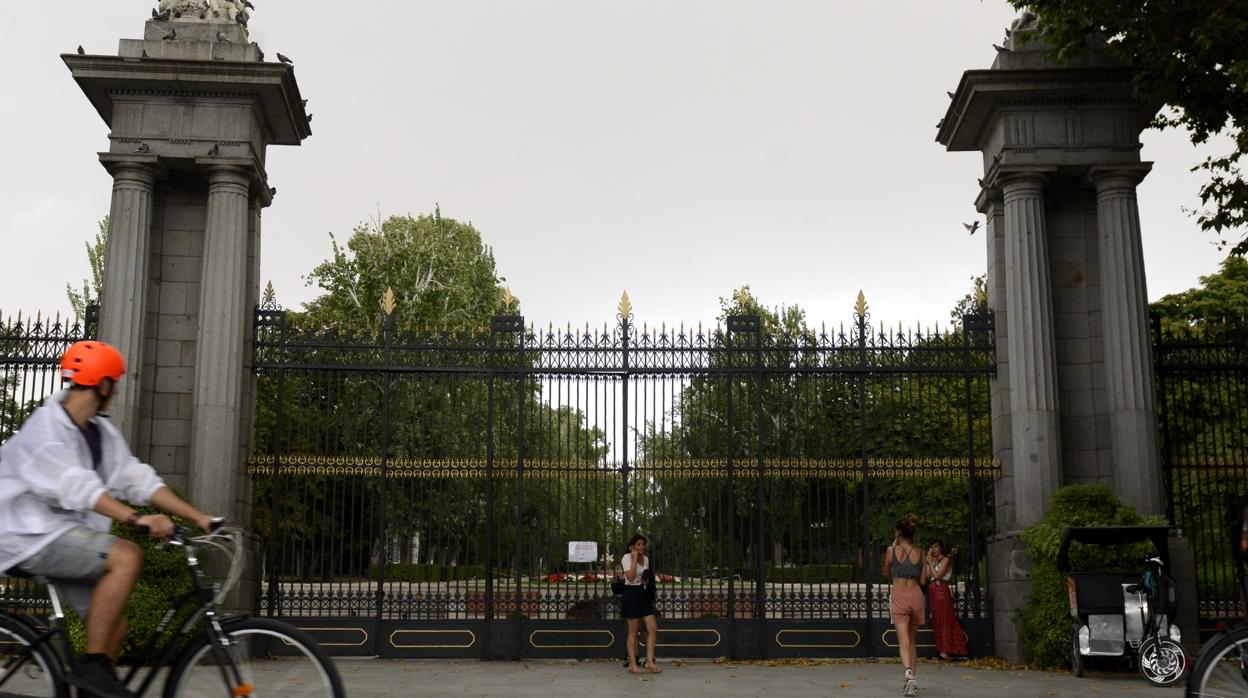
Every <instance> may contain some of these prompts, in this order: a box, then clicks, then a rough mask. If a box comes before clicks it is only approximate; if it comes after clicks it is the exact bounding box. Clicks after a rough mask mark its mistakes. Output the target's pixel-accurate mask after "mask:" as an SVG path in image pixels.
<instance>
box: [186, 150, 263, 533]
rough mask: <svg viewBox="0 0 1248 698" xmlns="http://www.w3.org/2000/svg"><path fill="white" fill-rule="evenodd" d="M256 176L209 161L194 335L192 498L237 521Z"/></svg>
mask: <svg viewBox="0 0 1248 698" xmlns="http://www.w3.org/2000/svg"><path fill="white" fill-rule="evenodd" d="M251 179H252V177H251V173H250V171H249V170H247V169H245V168H243V167H239V166H234V165H221V164H212V165H209V166H208V220H207V231H206V233H205V237H204V262H203V263H204V267H203V277H202V278H203V281H202V284H201V287H200V291H201V292H200V302H199V330H198V333H197V336H196V345H195V347H196V348H195V352H196V361H195V390H194V393H193V394H194V412H193V414H194V417H193V425H192V435H191V472H190V485H191V491H190V496H191V498H192V500H193V501H194V502H195V504H196V505H197V506H198V507H199V508H200V509H201V510H202V511H205V512H208V513H211V514H217V515H224V516H227V517H231V518H233V517H234V515H235V514H236V512H235V504H236V503H235V501H234V499H235V497H234V495H235V489H236V488H235V483H236V481H237V477H236V475H237V470H238V468H239V467H240V463H239V459H238V442H239V410H240V409H241V407H242V406H241V405H240V401H241V398H242V379H243V363H244V361H243V359H244V357H243V347H244V345H245V342H246V337H245V332H246V329H247V318H248V314H247V312H246V308H245V305H246V300H247V287H246V280H247V274H246V265H247V228H248V212H249V210H250V202H249V199H250V189H251Z"/></svg>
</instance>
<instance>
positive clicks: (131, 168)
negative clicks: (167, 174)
mask: <svg viewBox="0 0 1248 698" xmlns="http://www.w3.org/2000/svg"><path fill="white" fill-rule="evenodd" d="M99 156H100V164H101V165H103V166H104V169H106V170H108V173H109V174H110V175H112V176H113V184H114V186H116V185H118V184H130V185H132V186H141V187H145V188H147V189H149V190H150V189H152V188H154V187H155V186H156V180H157V179H158V178H159V177H160V175H161V174H162V167H161V165H160V158H159V157H158V156H156V155H150V154H145V153H144V154H133V155H122V154H117V153H100V154H99Z"/></svg>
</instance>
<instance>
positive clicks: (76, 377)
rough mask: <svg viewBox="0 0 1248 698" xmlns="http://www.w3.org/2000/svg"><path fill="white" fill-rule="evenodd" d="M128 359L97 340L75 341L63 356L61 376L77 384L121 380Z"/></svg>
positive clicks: (94, 383)
mask: <svg viewBox="0 0 1248 698" xmlns="http://www.w3.org/2000/svg"><path fill="white" fill-rule="evenodd" d="M125 372H126V360H125V359H123V358H122V356H121V352H119V351H117V350H116V349H114V348H112V347H111V346H109V345H107V344H105V343H104V342H98V341H95V340H88V341H85V342H75V343H74V344H72V345H70V347H69V348H68V349H66V350H65V354H64V355H63V356H61V378H64V379H66V380H71V381H73V382H74V384H76V385H99V384H100V379H102V378H111V379H113V382H114V383H116V382H117V381H119V380H121V376H122V374H124V373H125Z"/></svg>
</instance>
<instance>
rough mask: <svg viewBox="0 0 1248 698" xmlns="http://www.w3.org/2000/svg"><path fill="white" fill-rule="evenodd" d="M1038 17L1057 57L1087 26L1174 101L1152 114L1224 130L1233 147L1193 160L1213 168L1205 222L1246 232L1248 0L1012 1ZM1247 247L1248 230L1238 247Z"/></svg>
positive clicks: (1155, 94) (1150, 88) (1147, 94)
mask: <svg viewBox="0 0 1248 698" xmlns="http://www.w3.org/2000/svg"><path fill="white" fill-rule="evenodd" d="M1010 3H1011V4H1012V5H1014V6H1015V7H1017V8H1020V9H1022V8H1024V7H1027V8H1030V9H1031V10H1033V11H1034V12H1036V14H1037V15H1039V17H1040V33H1041V35H1042V36H1043V37H1044V39H1045V40H1046V41H1048V42H1049V43H1050V44H1052V45H1053V46H1054V47H1055V50H1056V51H1057V53H1058V55H1059V57H1071V56H1075V55H1078V54H1079V53H1080V52H1081V51H1082V50H1083V47H1084V46H1085V45H1086V41H1087V39H1088V37H1089V36H1090V35H1094V34H1099V35H1101V36H1103V37H1105V38H1106V40H1107V41H1108V47H1109V49H1110V51H1112V52H1113V53H1114V54H1115V55H1116V56H1118V57H1119V58H1121V59H1123V60H1125V61H1129V62H1130V63H1131V65H1133V66H1134V67H1135V68H1136V70H1137V76H1136V80H1135V87H1136V91H1137V94H1139V96H1140V97H1141V98H1142V99H1143V100H1144V101H1145V103H1151V104H1164V105H1166V107H1167V108H1168V109H1167V110H1165V111H1163V112H1162V114H1161V115H1159V116H1158V117H1157V118H1156V119H1155V120H1154V122H1153V125H1154V126H1155V127H1158V128H1164V127H1170V126H1182V127H1184V128H1186V129H1188V131H1189V132H1190V134H1191V140H1192V143H1194V144H1201V143H1205V142H1207V141H1208V140H1209V138H1210V137H1211V136H1214V135H1217V134H1221V133H1224V132H1225V133H1227V134H1228V135H1229V136H1230V138H1231V140H1232V141H1233V143H1234V149H1233V150H1232V151H1231V152H1230V153H1227V154H1224V155H1220V156H1217V157H1209V158H1207V159H1206V160H1205V161H1204V162H1201V163H1199V164H1197V165H1196V166H1195V167H1194V168H1193V169H1194V170H1200V171H1203V172H1205V173H1207V174H1208V177H1209V179H1208V181H1207V182H1206V183H1205V184H1204V185H1203V186H1202V187H1201V190H1200V197H1201V201H1202V202H1203V203H1204V205H1205V206H1206V208H1205V210H1202V211H1200V212H1198V220H1199V221H1200V225H1201V227H1202V228H1204V229H1205V230H1213V231H1216V232H1218V233H1219V234H1226V233H1234V232H1236V231H1238V232H1239V233H1240V234H1242V232H1243V230H1244V227H1245V226H1246V225H1248V182H1246V181H1245V180H1244V177H1243V174H1242V171H1241V167H1242V160H1243V157H1244V155H1245V153H1248V134H1246V133H1245V130H1244V129H1245V126H1248V41H1245V40H1244V37H1245V36H1248V3H1245V2H1243V0H1202V1H1201V2H1157V1H1149V2H1118V0H1010ZM1231 252H1232V254H1235V255H1241V256H1242V255H1243V254H1245V253H1248V236H1246V237H1242V238H1241V239H1240V240H1239V241H1238V242H1236V243H1234V244H1233V245H1232V246H1231Z"/></svg>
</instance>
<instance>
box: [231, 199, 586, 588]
mask: <svg viewBox="0 0 1248 698" xmlns="http://www.w3.org/2000/svg"><path fill="white" fill-rule="evenodd" d="M307 278H308V282H309V284H315V285H317V286H319V287H320V288H321V289H322V291H323V293H322V294H321V295H320V296H319V297H318V298H316V299H315V300H313V301H312V302H310V303H308V304H307V305H306V307H305V310H304V311H303V312H297V313H296V312H292V313H289V316H288V323H289V324H288V327H287V330H286V332H288V333H289V335H288V337H289V339H290V340H291V341H292V347H294V348H292V349H291V350H290V351H297V352H298V356H297V362H298V363H299V364H301V365H302V366H304V367H305V368H299V369H290V370H285V369H283V371H282V374H281V376H280V378H279V377H277V376H274V377H273V379H266V380H263V381H261V383H260V386H259V393H260V398H259V400H258V402H257V407H258V409H257V431H256V443H257V450H258V452H261V453H263V452H266V451H267V452H270V453H280V454H304V455H309V456H313V457H323V456H335V457H339V456H341V457H344V458H346V459H347V460H348V461H351V462H359V461H360V460H365V459H376V458H378V457H379V456H380V455H381V453H382V450H383V449H382V428H383V424H384V426H385V429H386V437H385V440H386V446H385V453H386V456H387V458H388V459H389V460H388V463H389V465H390V468H391V472H392V473H398V474H400V475H401V477H397V478H393V479H389V480H388V482H387V485H388V486H387V487H385V488H384V495H383V494H382V492H383V489H382V488H381V483H380V482H379V481H378V478H376V477H375V476H365V477H361V476H359V475H346V476H339V475H332V474H315V475H310V476H307V477H292V478H285V479H284V482H283V483H282V484H281V485H279V492H281V495H280V496H279V499H280V501H279V503H278V516H277V517H276V520H275V521H274V517H273V515H272V512H273V500H272V498H273V490H272V489H271V486H272V483H271V481H269V480H267V479H261V480H260V481H259V482H258V483H257V487H256V490H255V492H256V507H255V511H256V525H257V529H258V530H260V531H270V530H272V527H274V526H276V528H277V533H278V537H280V538H282V539H283V541H284V542H283V543H282V546H283V547H284V548H285V549H298V550H302V551H304V554H303V555H300V556H297V557H296V559H292V560H291V561H290V562H289V564H283V566H282V574H287V575H292V576H295V577H299V578H303V579H310V578H317V577H320V578H329V577H333V576H339V575H343V574H362V573H364V571H365V568H366V567H367V566H368V565H369V564H370V563H371V562H372V561H374V560H376V559H377V558H379V557H380V556H381V554H382V548H383V547H384V548H385V549H386V550H389V551H390V552H389V553H388V554H387V557H388V558H389V559H390V560H392V561H398V562H400V563H403V564H407V563H412V562H424V563H436V564H439V565H447V564H449V565H456V564H463V563H464V562H465V561H466V560H478V561H479V560H482V559H483V558H484V550H483V547H482V546H483V538H484V536H483V532H484V530H485V509H484V506H483V497H484V486H483V482H482V480H481V478H480V474H481V473H480V472H479V471H472V472H470V473H468V474H467V476H465V471H464V470H463V469H462V468H460V467H457V466H456V467H451V466H447V467H446V468H445V470H446V472H445V473H430V472H429V471H428V469H427V468H424V466H422V465H421V464H428V463H431V462H440V463H451V464H453V463H480V462H482V461H483V460H484V459H485V457H486V451H487V447H488V441H489V439H488V438H487V421H488V420H487V412H488V409H489V395H488V391H489V383H488V382H487V381H486V380H482V374H483V373H485V372H486V370H487V368H488V366H487V357H494V359H491V360H495V361H499V362H503V363H505V364H506V365H507V366H510V367H511V368H513V369H519V368H525V367H530V366H531V365H532V362H533V361H534V360H535V359H534V356H533V353H532V352H528V351H526V350H524V349H523V347H520V346H518V345H516V341H517V339H518V338H517V337H515V336H514V335H508V336H507V337H506V338H496V337H493V336H491V335H490V334H488V333H487V332H484V331H482V330H483V329H484V328H485V327H486V326H487V325H488V321H489V319H490V318H491V317H492V316H494V315H497V314H503V313H508V312H516V308H517V305H518V304H517V302H516V300H515V299H514V298H512V297H510V295H509V293H508V292H506V291H505V289H503V288H501V287H500V286H499V282H501V281H502V278H501V277H499V276H498V274H497V272H496V270H495V264H494V259H493V256H492V254H491V252H490V250H489V249H488V248H487V247H486V246H485V245H484V244H483V243H482V242H481V236H480V233H478V232H477V231H476V230H475V229H474V228H473V227H472V226H471V225H470V224H466V223H461V222H458V221H455V220H453V219H450V218H444V217H443V216H442V215H441V212H440V211H435V212H434V213H433V214H432V215H424V216H420V217H417V218H412V217H410V216H394V217H390V218H387V219H385V220H381V221H373V222H371V223H369V224H366V225H362V226H359V227H357V228H356V230H355V232H354V233H353V234H352V236H351V238H350V239H349V240H348V241H347V243H346V245H345V246H343V245H339V244H338V243H337V241H334V242H333V244H332V252H331V257H330V258H329V259H328V260H326V261H325V262H323V263H322V264H320V265H318V266H317V267H316V268H315V269H314V270H313V271H312V272H311V273H310V274H309V275H308V277H307ZM387 309H388V310H389V313H387ZM492 342H495V343H497V345H498V347H497V349H498V351H493V352H492V351H491V350H490V349H491V346H494V345H493V344H491V343H492ZM386 346H389V347H390V350H389V351H388V353H387V350H386V349H385V347H386ZM508 347H513V349H509V348H508ZM286 358H287V359H292V358H295V357H291V356H287V357H286ZM382 363H384V364H386V365H389V366H402V367H403V368H404V369H408V370H402V371H390V372H389V373H387V374H384V375H383V374H380V373H378V372H368V371H360V372H353V371H350V370H341V368H339V369H338V370H321V369H320V368H318V367H320V366H338V367H352V366H367V365H368V364H382ZM517 376H519V377H517ZM493 383H494V392H493V404H494V409H495V413H494V421H493V424H494V431H493V438H494V443H495V457H496V464H497V468H498V470H497V471H496V478H497V479H498V480H499V482H498V483H497V484H498V487H497V488H496V496H495V511H496V526H495V534H496V541H497V542H498V545H499V549H500V550H502V551H507V550H511V549H512V548H510V547H508V545H509V541H510V545H513V546H514V541H515V540H516V537H517V536H520V535H521V532H520V531H519V530H517V523H516V522H517V521H527V520H529V518H531V517H532V516H536V515H537V514H538V513H539V512H541V511H543V510H544V509H553V508H555V506H556V504H557V502H558V501H559V493H558V490H559V487H560V484H559V482H558V480H557V479H535V480H526V481H525V482H524V487H523V490H524V491H523V507H522V509H523V511H521V510H520V509H521V505H520V492H519V489H518V487H517V486H516V484H515V483H514V482H508V481H507V480H508V478H510V477H511V473H510V471H509V468H512V467H514V463H515V461H516V458H517V455H518V449H519V448H520V444H524V445H525V446H524V447H525V457H526V459H529V460H531V461H540V460H543V459H546V460H551V459H553V460H556V461H558V462H560V463H566V464H569V466H568V467H571V468H578V467H579V468H588V467H593V466H594V465H596V464H598V463H599V462H600V461H601V459H602V458H603V457H604V456H605V453H606V446H605V438H604V436H603V434H602V433H601V432H600V431H598V430H596V429H594V428H592V427H590V426H588V425H587V424H586V419H585V417H584V415H582V414H581V413H579V412H578V411H576V410H572V409H570V408H567V407H565V406H561V405H557V404H551V403H549V402H548V401H545V400H543V399H542V385H541V383H540V382H539V381H537V380H536V379H533V378H529V377H525V376H524V375H523V374H516V373H514V372H512V373H508V374H507V376H506V377H500V378H499V379H498V380H495V381H493ZM279 395H280V398H279ZM383 398H384V405H383ZM279 409H280V411H281V418H280V419H279V418H278V411H279ZM383 409H384V410H385V418H384V419H383V414H382V412H383ZM464 467H470V466H464ZM512 479H513V480H514V478H512ZM383 500H384V501H383ZM382 506H384V507H385V520H386V525H387V535H386V536H385V540H379V539H378V536H377V535H376V534H377V521H378V513H379V509H378V507H382ZM543 519H545V516H543ZM560 525H561V526H562V525H565V524H560ZM578 525H579V523H578V521H576V520H569V521H568V522H566V526H567V527H569V528H570V529H571V528H576V527H578ZM555 533H556V536H555V537H563V538H562V539H563V540H565V541H566V540H568V539H569V537H567V533H568V531H565V530H563V529H560V530H558V531H556V532H555ZM535 557H536V558H541V557H543V556H542V555H535ZM418 558H419V559H418ZM510 559H511V556H510V555H508V556H506V557H501V558H500V562H502V561H506V560H510ZM546 559H550V558H549V557H548V556H547V557H546ZM514 562H515V564H519V562H520V561H514ZM279 564H280V563H279Z"/></svg>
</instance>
